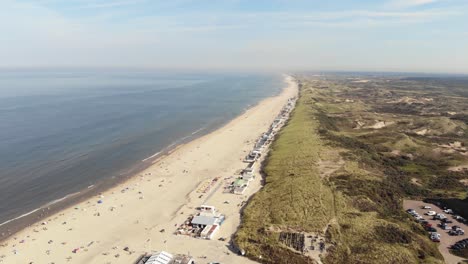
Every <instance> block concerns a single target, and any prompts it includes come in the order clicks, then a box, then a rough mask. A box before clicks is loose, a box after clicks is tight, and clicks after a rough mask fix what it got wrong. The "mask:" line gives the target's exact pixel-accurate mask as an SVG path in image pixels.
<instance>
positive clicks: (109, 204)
mask: <svg viewBox="0 0 468 264" xmlns="http://www.w3.org/2000/svg"><path fill="white" fill-rule="evenodd" d="M297 92H298V89H297V84H296V83H295V82H294V80H293V78H291V77H289V76H287V77H285V89H284V90H283V91H282V92H281V93H280V94H279V95H277V96H274V97H270V98H267V99H265V100H263V101H261V102H260V103H259V104H258V105H256V106H254V107H252V108H251V109H249V110H247V111H246V112H245V113H244V114H242V115H241V116H239V117H237V118H235V119H234V120H232V121H231V122H229V123H228V124H226V125H225V126H223V127H222V128H220V129H218V130H216V131H214V132H212V133H210V134H208V135H205V136H203V137H201V138H198V139H196V140H194V141H192V142H190V143H187V144H185V145H182V146H180V147H178V148H177V149H175V150H174V151H172V152H171V153H170V154H168V155H166V156H164V157H162V158H160V159H158V160H157V161H155V162H154V164H153V165H152V166H150V167H149V168H147V169H146V170H144V171H142V172H140V173H138V174H137V175H135V176H134V177H132V178H131V179H129V180H128V181H126V182H124V183H122V184H119V185H118V186H116V187H113V188H112V189H109V190H107V191H105V192H103V193H102V194H101V195H99V196H94V197H91V198H90V199H88V200H86V201H84V202H81V203H79V204H77V205H75V206H72V207H70V208H67V209H65V210H63V211H61V212H59V213H57V214H55V215H52V216H50V217H48V218H47V219H44V220H43V222H40V223H36V224H34V225H32V226H31V227H28V228H26V229H24V230H23V231H20V232H19V233H17V234H15V235H14V236H12V237H10V238H8V239H7V240H5V241H3V242H2V243H1V245H0V263H8V264H10V263H35V264H36V263H56V264H58V263H134V262H135V261H136V260H137V259H138V258H139V256H140V255H141V254H143V253H145V252H152V251H161V250H165V251H168V252H170V253H173V254H190V255H191V256H193V258H194V259H195V261H196V262H197V263H208V262H211V261H213V262H221V263H250V262H251V261H249V260H248V259H246V258H244V257H241V256H238V255H237V254H235V253H233V252H231V251H230V250H229V248H228V245H229V240H230V239H229V238H230V237H231V236H232V235H233V234H234V232H235V231H236V229H237V227H238V226H239V223H240V208H241V203H242V202H244V201H246V200H247V199H248V198H249V197H250V196H251V195H252V194H253V193H255V192H256V191H257V190H258V189H259V188H260V187H261V185H260V177H257V178H256V179H255V181H254V182H252V183H251V184H250V186H249V188H248V189H247V191H246V192H245V193H244V194H243V195H235V194H230V193H223V186H224V185H225V184H226V183H227V182H228V181H232V179H233V178H230V177H233V176H234V175H235V173H236V172H238V171H239V170H240V169H242V168H244V167H245V163H243V162H242V160H243V158H244V157H245V155H246V154H248V152H249V151H250V150H251V149H252V148H253V146H254V143H255V140H256V139H257V138H258V137H259V136H260V135H261V134H262V133H263V132H266V131H267V130H268V128H269V126H270V124H271V123H272V122H273V120H274V119H275V117H276V116H277V115H278V113H279V112H280V111H281V109H282V108H283V106H284V105H285V104H286V103H287V101H288V99H289V98H291V97H295V96H297ZM215 177H219V180H218V181H217V183H216V184H215V185H214V186H213V188H212V190H211V192H208V193H205V194H204V193H200V192H199V191H200V189H201V188H202V187H203V186H205V185H206V183H207V182H209V181H211V180H212V179H213V178H215ZM229 178H230V179H229ZM225 179H226V180H225ZM202 204H208V205H212V206H215V207H216V208H217V209H218V210H219V211H220V212H221V213H223V214H224V215H226V221H225V222H224V223H223V225H222V226H221V229H220V231H219V232H218V233H217V234H216V236H215V239H213V240H202V239H195V238H190V237H187V236H181V235H179V236H176V235H174V234H173V233H174V231H175V230H176V226H177V225H180V224H181V223H183V222H184V221H185V220H186V218H187V216H188V215H189V214H191V213H195V208H196V207H198V206H200V205H202ZM162 230H164V232H161V231H162ZM219 237H224V238H227V239H226V240H225V241H219V240H218V239H217V238H219ZM124 249H125V250H124Z"/></svg>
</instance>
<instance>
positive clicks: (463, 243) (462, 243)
mask: <svg viewBox="0 0 468 264" xmlns="http://www.w3.org/2000/svg"><path fill="white" fill-rule="evenodd" d="M467 247H468V239H463V240H460V241H458V242H457V243H455V244H453V245H452V246H450V249H452V250H457V251H458V250H462V249H465V248H467Z"/></svg>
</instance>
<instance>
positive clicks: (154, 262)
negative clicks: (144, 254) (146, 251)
mask: <svg viewBox="0 0 468 264" xmlns="http://www.w3.org/2000/svg"><path fill="white" fill-rule="evenodd" d="M173 257H174V256H173V255H172V254H170V253H168V252H166V251H161V252H159V253H156V254H153V255H151V257H149V259H148V260H146V261H145V264H169V263H171V261H172V258H173Z"/></svg>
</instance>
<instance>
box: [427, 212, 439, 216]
mask: <svg viewBox="0 0 468 264" xmlns="http://www.w3.org/2000/svg"><path fill="white" fill-rule="evenodd" d="M436 214H437V213H436V212H434V211H429V212H426V213H425V215H428V216H434V215H436Z"/></svg>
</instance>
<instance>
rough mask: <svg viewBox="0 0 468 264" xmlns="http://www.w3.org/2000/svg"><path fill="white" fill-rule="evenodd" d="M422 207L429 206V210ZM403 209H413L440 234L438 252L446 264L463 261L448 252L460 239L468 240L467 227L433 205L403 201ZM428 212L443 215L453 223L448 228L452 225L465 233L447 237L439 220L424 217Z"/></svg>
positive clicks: (455, 263) (446, 232)
mask: <svg viewBox="0 0 468 264" xmlns="http://www.w3.org/2000/svg"><path fill="white" fill-rule="evenodd" d="M423 206H430V207H431V209H422V207H423ZM403 207H404V209H405V210H408V209H414V210H415V211H416V212H417V213H418V214H419V215H420V216H421V217H423V218H424V220H426V221H427V222H428V223H429V224H431V225H432V227H434V228H435V229H436V232H437V233H439V234H440V242H439V251H440V252H441V253H442V255H443V256H444V259H445V262H446V263H448V264H457V263H459V262H462V261H463V260H464V259H463V258H460V257H457V256H455V255H452V254H451V253H450V252H449V247H450V246H451V245H453V244H455V243H456V242H458V241H460V240H462V239H465V238H468V234H467V233H468V226H467V225H466V224H464V223H460V222H458V221H457V220H455V219H454V215H453V214H448V213H445V212H444V211H443V209H442V208H439V207H437V206H435V205H433V204H428V203H424V202H422V201H413V200H405V201H404V202H403ZM428 211H435V212H436V213H437V214H444V215H445V216H446V217H447V218H448V219H449V220H450V221H453V223H449V224H448V226H449V227H452V226H454V225H456V226H459V227H460V228H461V229H463V230H465V231H466V232H465V234H464V235H457V236H451V235H449V234H448V232H449V230H442V228H441V227H440V226H439V224H440V223H441V221H440V220H433V216H428V215H425V213H427V212H428ZM455 213H456V212H455ZM428 237H429V232H428ZM434 243H436V242H434Z"/></svg>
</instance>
